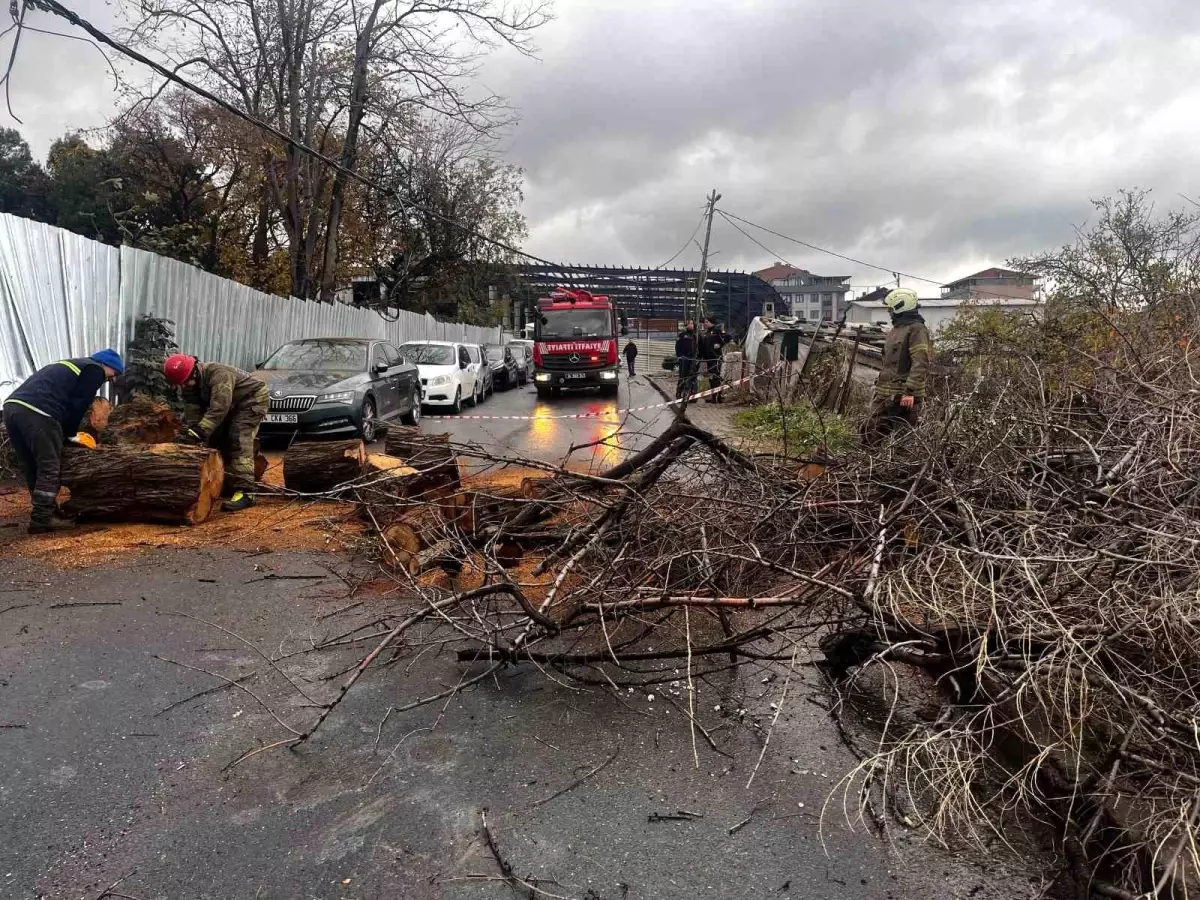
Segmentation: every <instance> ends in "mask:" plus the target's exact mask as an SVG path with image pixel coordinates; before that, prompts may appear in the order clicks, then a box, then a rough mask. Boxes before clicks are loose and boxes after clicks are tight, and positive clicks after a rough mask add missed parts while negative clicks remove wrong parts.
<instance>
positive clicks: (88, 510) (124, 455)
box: [62, 444, 225, 525]
mask: <svg viewBox="0 0 1200 900" xmlns="http://www.w3.org/2000/svg"><path fill="white" fill-rule="evenodd" d="M224 481H225V466H224V464H223V463H222V462H221V454H219V453H218V452H217V451H215V450H209V449H207V448H204V447H185V446H183V445H180V444H152V445H150V446H148V447H130V446H102V447H100V448H99V449H97V450H88V449H86V448H83V447H73V446H68V447H65V448H64V449H63V457H62V483H63V485H64V486H66V487H67V488H68V489H69V490H70V492H71V499H70V500H69V501H68V502H67V504H66V507H65V509H66V512H67V513H68V514H69V515H72V516H77V517H79V518H80V519H85V520H86V519H106V520H110V521H147V522H169V523H172V524H186V525H195V524H198V523H200V522H203V521H204V520H205V519H207V518H208V516H209V513H211V512H212V508H213V504H214V502H215V501H216V500H217V499H218V498H219V497H220V496H221V486H222V484H223V483H224Z"/></svg>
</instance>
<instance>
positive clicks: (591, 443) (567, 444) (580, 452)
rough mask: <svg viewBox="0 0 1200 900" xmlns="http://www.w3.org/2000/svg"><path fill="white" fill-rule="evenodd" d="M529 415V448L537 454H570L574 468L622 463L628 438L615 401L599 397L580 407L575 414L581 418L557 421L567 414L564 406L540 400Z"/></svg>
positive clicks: (590, 467)
mask: <svg viewBox="0 0 1200 900" xmlns="http://www.w3.org/2000/svg"><path fill="white" fill-rule="evenodd" d="M530 415H531V416H532V419H531V420H530V423H529V448H530V450H531V451H532V452H533V453H534V455H537V456H542V457H545V456H554V455H562V454H564V453H567V452H570V462H571V465H572V466H578V465H580V464H585V465H586V466H587V467H588V468H589V469H593V470H595V469H602V468H607V467H609V466H612V465H615V464H616V463H617V462H619V461H620V457H621V454H622V453H623V450H624V448H623V446H622V442H623V439H624V438H625V437H626V435H625V433H624V432H623V431H622V428H621V413H620V411H619V410H618V407H617V401H616V400H615V399H603V400H602V399H598V398H597V399H594V400H590V401H588V402H585V403H583V404H581V405H580V406H579V407H578V408H577V410H576V412H575V413H574V414H573V415H577V416H580V418H555V417H556V416H558V417H561V416H563V415H564V412H563V408H562V405H561V404H555V403H548V402H544V401H540V400H539V401H538V402H537V403H536V404H535V406H534V408H533V410H532V411H531V412H530ZM574 448H578V449H574Z"/></svg>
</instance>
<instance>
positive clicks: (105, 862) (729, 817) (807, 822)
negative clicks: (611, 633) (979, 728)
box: [0, 551, 1037, 900]
mask: <svg viewBox="0 0 1200 900" xmlns="http://www.w3.org/2000/svg"><path fill="white" fill-rule="evenodd" d="M324 563H330V564H334V565H338V566H343V567H344V566H345V563H344V562H339V561H338V560H337V559H336V558H335V557H332V556H329V555H322V556H314V555H305V554H271V555H266V556H259V557H247V556H244V555H241V554H237V553H232V552H228V551H220V552H213V553H205V552H196V551H159V552H157V553H155V554H153V555H150V556H144V557H140V558H137V559H135V560H133V561H132V562H131V563H130V564H128V565H125V566H122V567H120V568H116V569H109V570H93V571H75V572H68V573H63V572H57V571H55V570H53V569H50V568H47V567H46V566H45V565H43V564H40V563H32V562H27V561H18V560H12V559H4V560H2V561H0V574H2V576H3V577H2V580H0V587H2V588H3V590H4V591H5V593H4V594H0V596H2V597H3V598H4V600H3V602H2V603H0V610H5V611H4V612H3V614H0V724H3V725H5V726H8V727H5V728H0V811H2V812H0V897H3V898H5V900H31V898H41V897H45V898H55V900H58V898H68V900H97V898H98V897H99V896H100V894H101V892H102V891H104V889H105V888H107V887H108V886H110V885H112V884H113V883H114V882H117V881H118V880H120V879H123V880H121V881H120V884H119V886H118V887H117V888H116V890H117V891H118V893H119V894H123V895H125V896H127V897H135V898H139V900H240V898H245V900H271V898H279V900H292V898H304V900H307V898H319V900H384V898H388V900H395V898H418V900H424V898H430V900H432V898H446V900H477V898H478V900H483V898H488V900H491V898H496V900H500V898H509V897H518V896H528V894H517V893H514V891H513V890H512V889H511V888H510V887H509V886H508V885H506V884H505V883H503V882H502V881H499V880H498V877H499V875H500V870H499V867H498V864H497V863H496V860H495V859H494V857H493V856H492V855H491V853H490V852H489V850H488V849H487V846H486V844H485V842H484V840H483V837H482V830H481V812H482V811H483V810H484V809H487V810H488V819H489V823H490V825H491V828H492V829H493V836H494V838H495V840H496V842H497V844H498V845H499V848H500V851H501V853H502V854H503V856H504V858H505V860H506V861H507V862H508V863H509V864H510V865H511V866H512V867H513V870H514V872H515V873H516V874H517V875H518V876H520V877H522V878H524V879H525V880H527V881H529V880H532V879H540V880H541V881H542V887H543V888H544V890H545V891H546V892H547V893H545V894H541V893H539V894H538V896H539V897H543V896H545V897H554V896H557V897H569V898H577V900H600V898H603V900H625V898H636V900H694V898H712V900H722V898H738V900H741V898H806V900H834V898H861V900H932V898H962V900H965V898H976V900H984V898H991V900H999V898H1005V900H1012V898H1026V897H1032V896H1035V895H1036V893H1037V890H1036V887H1037V886H1036V885H1031V884H1030V881H1029V879H1027V878H1024V877H1021V876H1019V875H1016V874H1011V873H1009V872H1006V871H1004V870H1003V869H1000V868H998V867H997V866H995V865H994V864H993V865H991V866H989V868H988V869H987V870H986V871H985V870H984V869H983V868H982V867H981V866H979V865H978V864H977V863H975V862H973V861H972V860H971V859H970V858H968V857H963V856H956V855H951V854H947V853H944V852H941V851H938V850H936V849H934V848H932V847H930V846H928V845H925V844H923V843H921V842H920V841H919V840H918V839H917V838H916V837H914V836H910V835H906V834H903V833H898V834H897V835H896V837H895V840H894V842H893V844H892V845H891V846H885V845H884V844H882V843H880V842H879V841H878V840H877V839H875V838H874V837H871V836H869V835H868V834H867V833H866V831H865V828H863V827H862V826H860V827H859V829H858V831H857V832H856V833H851V832H849V831H848V830H847V828H846V826H845V824H844V822H843V820H842V816H841V809H840V800H839V799H838V795H837V794H836V793H835V794H833V796H834V800H833V801H832V803H831V806H830V808H829V809H828V810H826V811H825V816H824V826H823V827H822V805H823V803H824V801H825V799H826V798H827V797H829V796H831V792H832V791H834V785H835V783H836V782H837V780H838V778H839V776H840V775H841V774H842V773H844V772H846V771H848V770H849V769H850V768H852V767H853V765H854V760H853V757H852V756H851V755H850V754H849V752H848V751H847V750H846V749H845V748H844V747H842V746H841V744H840V743H838V741H837V736H836V734H835V732H834V730H833V728H832V727H831V726H830V724H829V722H828V718H827V716H826V714H825V713H824V711H823V710H822V709H821V708H819V707H818V706H816V705H814V704H812V703H808V702H806V701H807V699H808V698H813V699H814V700H816V701H818V702H819V701H820V700H821V698H822V697H823V692H822V689H821V688H820V686H819V684H817V683H816V680H815V677H814V676H812V675H811V672H810V670H808V669H799V670H797V675H796V677H795V678H794V679H793V680H792V683H791V691H790V692H789V702H788V704H787V705H786V709H785V713H784V714H783V715H782V716H781V717H780V720H779V724H778V725H777V726H776V730H775V732H774V737H773V739H772V742H771V744H770V748H769V751H768V753H767V754H766V756H765V757H764V760H763V763H762V767H761V769H760V770H759V771H758V774H757V775H756V777H755V780H754V784H753V785H752V786H751V787H750V788H749V789H747V787H746V782H747V779H748V777H749V773H750V772H751V771H752V769H753V767H754V764H755V761H756V759H757V758H758V755H759V751H760V746H761V745H760V743H759V739H758V738H757V737H756V736H755V733H754V729H752V728H749V727H742V726H739V725H738V724H737V723H738V722H739V720H740V718H741V717H739V716H738V715H737V709H738V708H739V706H742V703H743V702H744V706H742V708H747V707H749V708H750V710H751V711H750V713H749V715H750V717H753V715H754V714H755V711H757V713H758V715H759V717H760V718H759V721H760V722H762V723H767V722H769V721H770V711H769V708H768V707H767V704H768V703H769V702H770V701H774V700H776V699H778V696H779V690H780V683H781V679H778V678H776V679H773V680H768V683H766V684H764V683H762V680H761V679H760V677H759V676H760V675H761V674H762V673H761V672H758V673H753V674H750V675H748V677H747V678H746V681H745V683H739V682H734V681H731V682H728V683H714V684H712V685H701V686H700V688H699V692H698V696H697V702H696V708H697V711H698V712H697V717H698V720H699V721H700V722H701V724H702V725H703V726H704V727H705V728H706V729H707V730H708V731H709V733H710V734H711V735H713V737H714V739H715V740H716V741H717V742H718V746H719V747H720V748H721V754H718V753H716V752H714V751H713V750H712V749H711V748H710V747H709V746H708V745H707V744H706V743H704V742H703V741H699V742H698V744H697V749H696V753H697V754H698V757H699V766H698V767H697V766H696V765H695V764H694V762H693V755H692V752H693V751H692V743H691V737H690V735H689V729H688V728H687V721H686V719H685V718H684V716H683V714H682V707H683V706H684V705H686V694H684V693H683V691H682V688H681V686H680V685H674V686H672V685H664V686H663V688H662V689H661V690H660V691H658V692H657V693H656V695H654V696H653V697H652V696H651V695H648V694H643V693H640V692H639V693H636V694H634V693H622V694H621V695H620V696H619V697H615V696H614V695H613V692H612V690H611V689H606V688H588V689H579V688H570V687H566V686H560V685H558V684H556V683H555V682H553V681H551V680H550V679H548V678H545V677H544V676H542V675H540V674H539V673H538V672H537V671H536V670H531V669H527V668H524V667H522V668H517V669H509V670H505V671H504V672H503V673H502V674H501V675H500V676H499V677H498V678H496V679H494V680H489V681H486V682H483V683H480V684H479V685H478V686H476V687H475V688H473V689H471V690H468V691H467V692H465V693H463V694H461V695H460V696H458V697H457V698H456V699H454V700H453V701H451V702H449V703H437V704H434V705H430V706H426V707H423V708H421V709H418V710H416V711H413V712H410V713H403V714H396V715H390V716H389V715H387V711H388V709H389V707H391V706H394V705H401V704H403V703H407V702H410V701H411V700H413V699H414V698H417V697H425V696H431V695H432V694H435V693H438V692H440V691H442V690H445V689H446V688H448V687H451V686H453V685H454V684H455V683H456V682H458V681H459V680H460V679H461V678H463V675H464V670H463V668H462V667H461V666H460V665H459V664H458V663H456V662H454V660H453V656H452V654H446V655H444V656H439V655H437V654H425V655H423V656H420V657H419V658H417V656H416V654H415V652H410V653H409V654H407V655H406V656H405V657H404V659H402V660H401V662H400V664H399V665H397V666H394V667H392V668H390V669H388V670H387V671H386V672H379V673H376V674H374V675H372V676H369V677H367V678H366V679H364V680H363V681H362V682H360V685H359V686H358V687H357V688H356V689H355V690H354V691H353V692H352V693H351V694H350V695H349V697H348V699H347V701H346V702H345V703H343V704H342V706H340V707H339V708H338V710H337V711H336V712H335V713H334V715H333V716H332V717H331V718H330V719H329V720H328V722H327V723H326V726H325V727H324V729H323V730H322V731H320V732H318V734H317V736H316V737H315V738H314V739H313V741H311V742H310V743H309V744H308V745H306V746H305V747H304V748H303V749H302V750H301V751H300V752H292V751H289V750H286V749H285V750H278V751H273V752H270V753H264V754H261V755H259V756H256V757H254V758H252V759H250V760H248V761H246V762H245V763H242V764H241V765H239V766H237V767H236V768H233V769H231V770H226V766H228V764H230V763H231V762H233V761H234V760H235V759H237V758H238V757H239V756H240V755H241V754H243V753H244V752H246V751H247V750H250V749H252V748H255V747H258V746H263V745H266V744H270V743H272V742H274V741H278V740H281V739H283V738H285V737H287V736H288V732H287V731H286V730H285V729H284V727H283V725H281V724H280V722H279V721H277V720H276V719H275V718H274V716H278V718H279V720H282V722H284V723H287V724H288V725H292V726H302V725H303V724H305V723H307V722H309V721H311V718H312V716H313V715H314V712H313V710H312V708H311V707H310V706H309V701H307V700H306V699H305V698H304V697H302V696H301V695H300V694H299V693H298V691H297V690H295V689H293V688H291V687H289V685H288V684H287V682H286V681H285V680H284V678H283V675H282V674H280V673H276V672H274V671H271V670H269V669H266V665H265V663H264V662H263V660H262V659H261V658H260V657H259V656H258V655H257V653H256V651H255V650H254V649H253V648H252V647H251V646H248V645H247V644H244V643H242V642H241V641H240V640H238V639H235V638H233V637H231V636H230V635H228V634H225V633H222V632H220V631H218V630H217V629H216V628H213V627H210V626H209V625H206V624H204V623H202V622H200V621H197V620H195V619H190V618H185V617H181V616H179V615H177V614H178V613H188V614H190V615H193V616H197V617H199V618H201V619H206V620H208V621H209V622H213V623H217V624H220V625H223V626H224V627H226V628H229V629H230V630H232V631H235V632H236V633H237V634H239V635H240V636H241V637H243V638H245V639H246V640H247V641H250V642H251V643H252V644H254V645H255V646H257V647H259V648H261V649H262V650H263V651H265V652H268V653H270V654H272V655H273V656H275V657H279V658H280V662H279V664H278V665H279V667H280V669H281V670H282V672H283V673H286V674H287V676H288V677H290V678H291V679H292V680H293V681H295V682H296V684H298V685H300V686H301V687H303V688H305V689H306V690H307V691H308V692H310V693H313V694H314V696H317V697H327V696H329V693H328V692H329V691H330V689H331V688H330V683H337V680H336V679H332V678H331V677H330V676H333V675H334V674H335V673H337V672H339V671H340V670H343V669H345V668H347V667H348V666H350V665H353V663H354V662H355V661H356V659H357V656H356V655H353V654H350V653H343V654H340V655H339V654H337V653H332V654H327V655H320V654H303V655H289V654H293V653H295V652H296V651H299V650H303V649H305V648H308V647H311V645H312V642H313V641H320V640H321V639H323V638H328V637H331V636H335V635H338V634H340V633H342V632H345V631H348V630H349V629H351V628H354V627H356V626H358V625H367V624H369V623H370V622H372V621H374V620H375V619H377V618H378V616H379V615H380V613H381V612H382V606H381V603H382V601H371V602H368V603H366V604H364V606H362V607H359V608H357V609H355V610H354V611H353V612H349V613H344V614H341V615H335V616H333V617H329V618H322V617H323V616H329V614H330V613H332V612H333V611H335V610H337V609H339V608H341V607H343V606H345V605H346V602H347V601H346V600H345V599H344V598H343V597H342V596H341V595H342V594H343V593H344V585H343V584H342V582H340V581H338V580H336V579H334V578H332V577H330V578H328V579H325V580H320V579H314V580H311V581H309V580H306V581H296V580H264V579H263V577H262V576H263V571H264V570H274V571H277V572H279V573H280V574H320V573H321V572H323V571H324V570H323V569H322V568H321V565H322V564H324ZM201 578H204V579H208V580H207V581H200V580H198V579H201ZM79 603H89V604H98V603H103V604H110V605H104V606H97V605H90V606H77V605H70V604H79ZM26 604H28V605H26ZM64 604H67V605H64ZM115 604H119V605H115ZM10 606H11V607H18V608H16V609H6V608H7V607H10ZM55 607H57V608H55ZM393 612H394V610H393ZM158 657H165V658H166V659H171V660H174V661H176V662H178V663H183V664H186V665H189V666H193V667H195V668H196V669H205V670H208V671H210V672H217V673H220V674H222V675H223V676H225V677H226V678H238V677H241V676H242V675H245V674H246V673H249V672H251V671H253V670H255V669H265V671H264V672H263V674H260V675H259V676H257V677H255V678H254V679H253V680H252V681H248V682H246V686H247V687H248V688H249V689H250V690H252V691H253V692H254V695H255V696H250V695H249V694H248V693H243V692H241V691H237V690H233V689H222V690H219V691H217V692H216V693H212V694H208V695H206V696H202V697H198V698H196V699H193V700H190V701H189V700H188V699H187V698H190V697H193V696H194V695H195V694H197V693H198V692H201V691H205V690H207V689H210V688H213V687H214V686H216V687H220V685H222V684H223V683H224V682H222V681H221V680H219V679H218V678H216V677H214V676H213V675H208V674H204V673H203V672H200V671H196V670H194V669H186V668H182V667H180V666H178V665H175V664H172V663H168V662H165V661H164V660H163V659H160V658H158ZM763 677H767V676H763ZM326 679H329V680H328V681H327V680H326ZM743 693H744V694H745V695H746V699H745V700H744V701H738V700H736V699H731V695H742V694H743ZM668 696H669V697H670V700H667V699H666V698H667V697H668ZM259 700H261V701H262V702H263V703H264V704H266V705H267V706H269V707H270V708H271V710H272V711H273V714H268V713H267V712H266V711H265V710H264V707H263V706H260V705H259V702H258V701H259ZM672 700H673V701H674V704H673V703H672V702H671V701H672ZM180 701H186V702H183V703H182V704H181V705H179V706H176V707H174V708H170V707H171V706H172V704H176V703H179V702H180ZM664 701H665V702H664ZM675 704H679V705H675ZM716 707H721V709H720V710H718V709H717V708H716ZM614 753H615V754H616V755H615V758H613V759H612V762H611V763H610V764H608V765H606V766H604V767H603V768H602V769H601V770H600V771H599V772H597V773H596V774H595V775H594V776H592V777H590V778H587V779H586V780H584V781H583V782H582V783H579V784H578V785H577V786H576V787H575V788H573V789H571V790H569V791H567V792H566V793H563V794H561V795H559V796H557V797H555V796H554V795H555V794H556V793H557V792H558V791H560V790H561V789H563V788H566V787H569V786H570V785H572V784H573V783H575V782H576V781H577V780H578V779H580V778H581V777H582V776H585V775H587V774H588V773H589V772H591V771H593V770H594V769H596V768H597V767H598V766H600V765H601V764H602V763H604V762H605V760H607V759H609V758H610V757H613V755H614ZM722 754H724V755H722ZM552 797H553V799H550V798H552ZM662 815H665V816H667V817H668V818H667V819H665V820H657V819H655V818H654V817H655V816H662ZM746 819H749V822H747V823H746V824H744V825H743V826H742V827H741V828H739V829H738V830H737V831H736V832H735V833H734V834H730V830H731V829H732V828H734V826H736V825H738V824H739V823H742V822H743V821H744V820H746Z"/></svg>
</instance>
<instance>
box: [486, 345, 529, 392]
mask: <svg viewBox="0 0 1200 900" xmlns="http://www.w3.org/2000/svg"><path fill="white" fill-rule="evenodd" d="M484 351H485V352H486V353H487V359H488V366H489V367H490V368H491V370H492V384H494V385H496V386H497V387H498V388H499V389H500V390H502V391H507V390H508V389H509V388H514V387H516V386H517V385H518V384H520V382H521V370H520V369H518V368H517V360H516V358H515V357H514V356H513V352H512V350H511V349H510V348H508V347H494V346H491V345H488V346H487V347H484Z"/></svg>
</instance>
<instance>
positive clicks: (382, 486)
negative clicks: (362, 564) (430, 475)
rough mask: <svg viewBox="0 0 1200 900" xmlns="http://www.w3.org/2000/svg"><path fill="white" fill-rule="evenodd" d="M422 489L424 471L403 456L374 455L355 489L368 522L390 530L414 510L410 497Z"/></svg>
mask: <svg viewBox="0 0 1200 900" xmlns="http://www.w3.org/2000/svg"><path fill="white" fill-rule="evenodd" d="M421 490H422V486H421V473H420V472H418V471H417V470H416V469H413V468H411V467H410V466H408V465H406V464H405V462H404V460H402V459H400V458H399V457H396V456H388V455H386V454H383V453H372V454H370V455H369V456H368V457H367V462H366V465H365V466H364V467H363V478H362V481H361V483H360V485H359V487H358V488H356V489H355V496H356V497H357V498H358V502H359V514H360V515H361V516H362V518H363V519H365V520H366V521H368V522H372V521H373V522H375V523H376V524H378V525H379V526H380V527H381V528H382V527H386V526H387V525H390V524H391V523H392V522H394V521H396V519H398V518H401V517H403V516H404V515H406V514H408V513H409V512H411V511H412V508H413V503H414V501H412V500H410V499H409V498H410V497H412V496H414V495H416V494H419V493H420V492H421Z"/></svg>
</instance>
